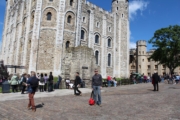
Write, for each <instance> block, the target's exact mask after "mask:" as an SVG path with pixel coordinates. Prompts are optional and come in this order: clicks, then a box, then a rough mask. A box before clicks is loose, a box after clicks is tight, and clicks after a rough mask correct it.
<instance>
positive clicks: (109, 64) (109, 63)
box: [108, 54, 111, 66]
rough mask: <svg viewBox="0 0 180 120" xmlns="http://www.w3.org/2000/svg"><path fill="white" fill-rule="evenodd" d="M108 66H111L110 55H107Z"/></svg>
mask: <svg viewBox="0 0 180 120" xmlns="http://www.w3.org/2000/svg"><path fill="white" fill-rule="evenodd" d="M108 66H111V54H108Z"/></svg>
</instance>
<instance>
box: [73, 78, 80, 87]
mask: <svg viewBox="0 0 180 120" xmlns="http://www.w3.org/2000/svg"><path fill="white" fill-rule="evenodd" d="M79 84H81V78H80V77H79V76H76V79H75V81H74V85H75V86H77V85H79Z"/></svg>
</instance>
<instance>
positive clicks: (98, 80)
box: [92, 74, 102, 86]
mask: <svg viewBox="0 0 180 120" xmlns="http://www.w3.org/2000/svg"><path fill="white" fill-rule="evenodd" d="M92 86H102V76H101V75H100V74H98V75H94V76H93V77H92Z"/></svg>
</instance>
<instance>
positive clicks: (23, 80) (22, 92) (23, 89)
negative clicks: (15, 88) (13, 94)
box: [21, 73, 27, 94]
mask: <svg viewBox="0 0 180 120" xmlns="http://www.w3.org/2000/svg"><path fill="white" fill-rule="evenodd" d="M26 82H27V78H26V73H25V74H23V75H22V91H21V94H24V91H25V89H26V85H25V83H26Z"/></svg>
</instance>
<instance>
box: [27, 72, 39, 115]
mask: <svg viewBox="0 0 180 120" xmlns="http://www.w3.org/2000/svg"><path fill="white" fill-rule="evenodd" d="M26 86H28V93H29V104H28V109H30V108H31V109H32V111H33V112H35V111H36V107H35V103H34V95H35V92H36V89H37V87H38V79H37V77H36V73H35V72H32V73H31V77H30V78H29V79H28V81H27V84H26Z"/></svg>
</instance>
